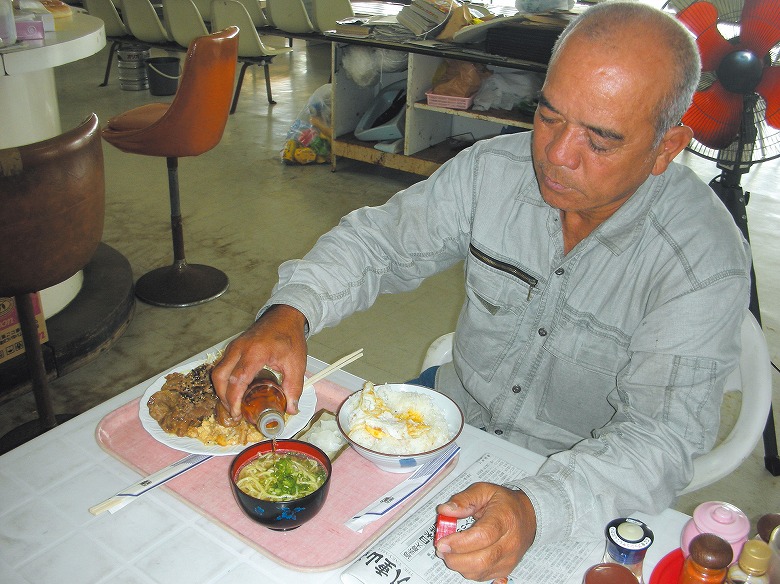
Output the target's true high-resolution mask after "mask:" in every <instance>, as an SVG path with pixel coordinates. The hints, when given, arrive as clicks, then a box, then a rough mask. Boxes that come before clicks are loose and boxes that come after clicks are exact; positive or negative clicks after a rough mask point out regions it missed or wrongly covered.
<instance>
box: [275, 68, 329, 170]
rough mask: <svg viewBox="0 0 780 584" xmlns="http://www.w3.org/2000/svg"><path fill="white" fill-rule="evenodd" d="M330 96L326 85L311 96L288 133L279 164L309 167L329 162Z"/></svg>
mask: <svg viewBox="0 0 780 584" xmlns="http://www.w3.org/2000/svg"><path fill="white" fill-rule="evenodd" d="M330 96H331V86H330V84H329V83H328V84H326V85H323V86H321V87H319V88H318V89H317V90H316V91H315V92H314V93H312V94H311V97H310V98H309V101H308V103H307V104H306V107H305V108H303V111H302V112H301V113H300V115H299V116H298V118H297V119H296V120H295V121H294V122H293V123H292V126H290V129H289V130H288V132H287V140H286V142H285V144H284V148H282V152H281V158H282V162H284V163H286V164H311V163H312V162H316V163H323V162H327V161H328V160H330V141H331V131H330V111H331V107H330Z"/></svg>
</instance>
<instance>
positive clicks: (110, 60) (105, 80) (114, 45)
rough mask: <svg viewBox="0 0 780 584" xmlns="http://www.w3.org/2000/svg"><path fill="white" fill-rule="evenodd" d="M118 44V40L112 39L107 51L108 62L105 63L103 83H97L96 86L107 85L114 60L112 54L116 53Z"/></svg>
mask: <svg viewBox="0 0 780 584" xmlns="http://www.w3.org/2000/svg"><path fill="white" fill-rule="evenodd" d="M119 45H120V42H119V41H114V42H113V43H111V48H110V49H109V51H108V63H106V74H105V76H104V77H103V83H101V84H100V85H98V87H105V86H106V85H108V77H109V75H111V64H112V63H113V62H114V55H115V54H116V50H117V49H118V48H119Z"/></svg>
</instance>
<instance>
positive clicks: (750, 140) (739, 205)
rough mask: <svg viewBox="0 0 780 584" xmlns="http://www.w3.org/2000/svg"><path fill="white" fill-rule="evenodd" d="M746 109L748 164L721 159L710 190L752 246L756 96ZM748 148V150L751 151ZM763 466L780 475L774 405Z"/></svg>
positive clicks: (739, 149) (754, 298) (743, 145)
mask: <svg viewBox="0 0 780 584" xmlns="http://www.w3.org/2000/svg"><path fill="white" fill-rule="evenodd" d="M744 104H745V105H744V110H743V115H742V126H741V129H740V132H739V136H738V138H737V144H736V157H735V158H734V160H735V161H746V162H745V163H740V162H732V161H731V160H728V161H726V160H723V159H721V157H720V156H719V158H718V168H720V169H721V170H722V171H723V172H722V173H721V175H720V176H717V177H715V178H714V179H712V180H711V181H710V187H711V188H712V190H713V191H715V194H716V195H718V198H719V199H720V200H721V201H722V202H723V204H724V205H726V208H727V209H728V210H729V212H730V213H731V216H732V217H733V218H734V221H735V222H736V224H737V227H739V229H740V231H742V235H743V236H744V237H745V239H746V240H747V242H748V243H750V234H749V233H748V221H747V204H748V202H749V201H750V193H749V192H745V191H743V189H742V186H741V185H740V181H741V178H742V175H743V174H745V173H747V172H748V170H749V169H750V163H751V159H752V146H753V144H755V138H756V127H755V124H754V123H753V109H754V106H755V96H753V99H750V98H749V97H748V96H746V97H745V100H744ZM748 149H749V150H748ZM749 309H750V312H752V313H753V316H755V317H756V320H757V321H758V324H759V325H760V324H761V311H760V310H759V306H758V288H757V286H756V272H755V269H754V267H753V265H752V263H751V266H750V304H749ZM764 466H765V467H766V469H767V470H768V471H769V472H770V473H771V474H772V476H775V477H776V476H780V457H778V453H777V435H776V434H775V418H774V413H773V412H772V406H771V404H770V407H769V417H768V419H767V422H766V426H765V427H764Z"/></svg>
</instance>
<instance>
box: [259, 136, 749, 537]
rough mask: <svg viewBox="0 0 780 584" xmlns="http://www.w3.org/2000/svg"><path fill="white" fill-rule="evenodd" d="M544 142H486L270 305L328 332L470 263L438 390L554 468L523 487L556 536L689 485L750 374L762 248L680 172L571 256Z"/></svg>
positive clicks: (343, 241)
mask: <svg viewBox="0 0 780 584" xmlns="http://www.w3.org/2000/svg"><path fill="white" fill-rule="evenodd" d="M530 142H531V133H530V132H529V133H525V134H514V135H509V136H501V137H498V138H495V139H492V140H483V141H480V142H478V143H477V144H476V145H475V146H474V147H472V148H470V149H468V150H466V151H464V152H462V153H460V154H459V155H458V156H456V157H455V158H454V159H453V160H451V161H449V162H448V163H447V164H445V165H444V166H443V167H442V168H441V169H439V170H438V171H437V172H436V173H435V174H434V175H432V176H431V177H430V178H429V179H428V180H426V181H423V182H420V183H418V184H416V185H413V186H412V187H410V188H408V189H406V190H405V191H402V192H400V193H398V194H397V195H395V196H394V197H393V198H391V199H390V200H389V201H388V202H387V203H386V204H385V205H382V206H380V207H376V208H363V209H358V210H356V211H354V212H353V213H351V214H350V215H348V216H347V217H345V218H344V219H343V220H342V221H341V223H340V225H339V226H338V227H336V228H335V229H333V230H332V231H330V232H329V233H327V234H325V235H324V236H323V237H322V238H321V239H320V241H319V242H318V243H317V245H316V246H315V247H314V248H313V249H312V250H311V252H310V253H308V254H307V255H306V256H305V257H304V258H303V259H302V260H297V261H291V262H286V263H284V264H283V265H282V266H281V267H280V269H279V275H280V281H279V283H278V284H277V286H276V288H275V289H274V294H273V296H272V298H271V299H270V300H269V302H268V303H267V305H266V306H270V305H271V304H288V305H291V306H294V307H295V308H298V309H299V310H301V311H302V312H303V314H304V315H305V316H306V318H307V319H308V322H309V326H310V330H309V334H314V333H316V332H317V331H319V330H321V329H322V328H323V327H325V326H332V325H335V324H336V323H338V322H339V320H341V319H342V318H344V317H345V316H347V315H349V314H352V313H353V312H355V311H358V310H363V309H365V308H368V307H369V306H370V305H371V304H372V303H373V302H374V300H375V298H376V297H377V295H378V294H380V293H386V292H399V291H403V290H411V289H413V288H415V287H417V286H418V285H419V284H420V282H421V281H422V280H423V279H424V278H425V277H427V276H429V275H431V274H434V273H436V272H438V271H440V270H443V269H445V268H447V267H449V266H451V265H453V264H454V263H456V262H458V261H460V260H465V264H464V265H465V276H466V301H465V303H464V305H463V308H462V310H461V314H460V318H459V321H458V326H457V329H456V332H455V341H454V351H453V362H452V363H450V364H447V365H445V366H443V367H442V368H441V369H440V370H439V374H438V376H437V381H436V386H437V389H438V390H440V391H442V392H443V393H447V394H449V395H450V396H452V397H453V398H454V399H455V400H456V401H457V402H458V404H459V405H460V406H461V408H462V409H463V411H464V413H465V415H466V419H467V421H468V422H469V423H471V424H473V425H475V426H478V427H483V428H485V429H486V431H488V432H493V433H495V434H497V435H500V436H501V437H502V438H505V439H507V440H509V441H511V442H515V443H517V444H520V445H522V446H524V447H527V448H529V449H531V450H534V451H536V452H539V453H541V454H543V455H545V456H548V460H547V462H546V463H545V464H544V465H543V467H542V468H541V470H540V472H539V473H538V474H537V475H536V476H534V477H529V478H527V479H524V480H521V481H519V482H518V483H517V484H516V485H513V486H514V487H517V488H521V489H522V490H523V491H524V492H525V493H526V494H527V495H528V496H529V497H530V499H531V501H532V503H533V505H534V509H535V511H536V516H537V534H536V542H548V541H553V540H556V539H559V538H561V537H566V536H576V535H578V534H582V535H588V536H593V535H594V534H600V533H603V528H604V526H605V525H606V523H607V522H608V521H609V520H611V519H613V518H615V517H619V516H624V515H626V514H629V513H631V512H633V511H636V510H641V511H645V512H648V513H655V512H659V511H661V510H662V509H664V508H665V507H668V506H669V505H670V504H671V503H672V502H673V500H674V498H675V497H676V494H677V493H678V492H679V491H680V490H681V489H683V488H684V487H685V486H686V485H687V484H688V482H689V481H690V479H691V476H692V468H693V467H692V460H693V458H694V457H696V456H697V455H700V454H702V453H704V452H707V451H708V450H709V449H710V448H711V447H712V445H713V443H714V440H715V437H716V435H717V429H718V424H719V413H720V402H721V398H722V389H723V383H724V380H725V377H726V375H727V374H728V372H729V371H731V370H732V369H733V368H734V367H735V366H736V364H737V362H738V358H739V331H740V325H741V322H742V320H743V317H744V314H745V312H744V311H745V310H746V308H747V303H748V298H749V277H750V276H749V274H750V272H749V268H750V254H749V250H748V246H747V243H746V242H745V241H744V239H743V238H742V236H741V234H740V233H739V230H738V229H737V227H736V225H735V224H734V221H733V219H732V218H731V216H730V215H729V213H728V211H727V210H726V209H725V208H724V206H723V205H722V204H721V202H720V201H719V200H718V199H717V197H716V196H715V195H714V194H713V192H712V191H711V190H710V189H709V187H707V186H706V185H705V184H704V183H702V182H701V181H700V180H699V179H698V178H697V177H696V176H695V175H694V174H693V172H691V171H690V170H689V169H687V168H685V167H683V166H681V165H678V164H672V165H671V166H670V167H669V168H668V169H667V171H666V172H665V173H663V174H662V175H660V176H651V177H649V178H648V179H647V181H646V182H645V183H644V184H643V185H642V186H641V187H640V188H639V190H638V191H637V192H636V193H635V194H634V195H633V196H632V197H631V198H630V199H629V200H628V201H626V202H625V203H624V204H623V205H622V206H621V207H620V209H618V211H617V212H616V213H615V214H614V215H613V216H612V217H610V218H609V219H608V220H607V221H605V222H604V223H603V224H601V225H600V226H599V227H598V228H597V229H596V230H595V231H593V232H592V233H591V234H590V235H589V236H588V237H587V238H585V239H584V240H582V241H581V242H580V243H579V244H578V245H577V246H576V247H575V248H574V249H572V250H571V251H570V252H569V253H568V254H566V255H564V253H563V236H562V231H561V222H560V218H559V212H558V211H557V210H556V209H553V208H551V207H549V206H548V205H547V204H546V203H545V202H544V201H543V200H542V198H541V195H540V193H539V190H538V187H537V183H536V179H535V177H534V173H533V168H532V164H531V150H530Z"/></svg>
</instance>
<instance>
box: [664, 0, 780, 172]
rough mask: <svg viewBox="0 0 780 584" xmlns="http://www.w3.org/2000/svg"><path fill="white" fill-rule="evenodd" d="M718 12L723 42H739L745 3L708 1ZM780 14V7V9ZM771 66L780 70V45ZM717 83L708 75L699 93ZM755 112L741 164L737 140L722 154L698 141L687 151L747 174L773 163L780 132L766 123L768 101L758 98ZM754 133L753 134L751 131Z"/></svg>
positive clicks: (779, 152)
mask: <svg viewBox="0 0 780 584" xmlns="http://www.w3.org/2000/svg"><path fill="white" fill-rule="evenodd" d="M698 1H703V0H670V1H669V2H667V3H666V4H664V9H665V10H666V11H668V12H670V13H672V14H675V15H676V14H677V13H678V12H680V11H682V10H684V9H685V8H687V7H688V6H690V5H691V4H694V3H695V2H698ZM706 1H708V2H709V3H710V4H712V5H713V6H715V8H717V10H718V24H717V27H718V31H719V32H720V33H721V35H723V38H724V39H726V40H729V41H733V42H736V41H737V40H738V39H739V34H740V19H741V17H742V8H743V6H744V0H706ZM778 10H780V7H778ZM768 59H769V61H770V62H769V63H768V66H771V67H780V42H779V43H778V44H776V45H775V46H774V47H773V48H772V49H770V51H769V55H768ZM715 80H716V76H715V73H714V72H711V71H705V72H703V73H702V78H701V81H700V83H699V86H698V87H697V91H701V90H702V89H706V88H707V87H709V86H710V85H711V84H712V83H713V82H714V81H715ZM754 97H755V98H757V99H756V102H755V106H754V109H753V122H754V124H755V134H756V135H755V139H754V140H751V141H750V142H749V143H745V144H743V145H742V148H743V152H742V157H741V161H738V160H737V150H738V148H739V140H735V141H734V142H733V143H732V144H731V145H729V146H728V147H726V148H724V149H721V150H718V149H715V148H710V147H709V146H705V145H704V144H702V143H701V142H699V141H698V140H696V139H695V138H694V139H693V140H691V143H690V144H689V145H688V147H687V148H686V150H688V151H689V152H692V153H693V154H696V155H697V156H701V157H702V158H706V159H707V160H713V161H715V162H718V163H719V164H722V165H725V166H729V165H731V166H735V165H737V164H739V165H740V166H741V167H742V168H743V169H744V170H745V171H746V169H747V168H749V167H750V166H751V165H753V164H758V163H759V162H765V161H767V160H773V159H775V158H778V157H780V129H777V128H773V127H772V126H770V125H769V124H767V123H766V101H765V100H764V99H763V98H762V97H761V96H760V95H758V94H754ZM749 131H750V130H749Z"/></svg>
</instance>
